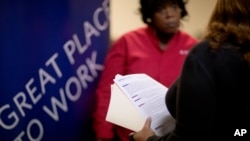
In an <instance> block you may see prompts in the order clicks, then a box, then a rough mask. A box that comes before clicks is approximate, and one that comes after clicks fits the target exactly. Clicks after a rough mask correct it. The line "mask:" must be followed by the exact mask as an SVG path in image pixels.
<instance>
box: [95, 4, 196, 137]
mask: <svg viewBox="0 0 250 141" xmlns="http://www.w3.org/2000/svg"><path fill="white" fill-rule="evenodd" d="M185 2H186V1H185V0H140V5H141V7H140V12H141V15H142V20H143V22H144V23H145V24H146V25H147V26H145V27H141V28H139V29H137V30H133V31H130V32H128V33H126V34H124V35H123V36H122V37H120V38H119V39H118V40H117V41H116V42H115V43H114V44H113V46H112V47H111V48H110V50H109V53H108V54H107V57H106V60H105V63H104V70H103V72H102V76H101V79H100V82H99V84H98V87H97V89H96V107H95V108H96V109H95V111H94V124H93V128H94V130H95V133H96V138H97V140H98V141H113V140H114V137H115V136H116V137H117V138H118V139H119V140H120V141H128V134H129V133H130V132H132V131H130V130H128V129H125V128H122V127H120V126H116V125H113V124H111V123H108V122H107V121H105V117H106V113H107V109H108V105H109V100H110V93H111V91H110V85H111V84H112V83H113V79H114V77H115V75H116V74H121V75H125V74H133V73H146V74H148V75H150V76H151V77H153V78H154V79H156V80H157V81H159V82H160V83H162V84H163V85H165V86H166V87H170V85H171V84H172V83H173V82H174V81H175V80H176V78H177V77H178V75H179V73H180V70H181V68H182V64H183V61H184V60H185V58H186V55H187V54H188V52H189V50H190V49H191V48H192V46H193V45H194V44H196V43H197V39H195V38H193V37H192V36H190V35H189V34H187V33H185V32H184V31H181V30H180V29H179V27H180V25H181V19H183V18H184V17H186V16H187V15H188V13H187V11H186V8H185V4H186V3H185Z"/></svg>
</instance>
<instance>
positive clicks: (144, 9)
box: [139, 0, 188, 24]
mask: <svg viewBox="0 0 250 141" xmlns="http://www.w3.org/2000/svg"><path fill="white" fill-rule="evenodd" d="M187 3H188V0H140V5H141V7H140V9H139V11H140V13H141V15H142V21H143V22H144V23H146V24H149V21H148V19H152V16H153V14H154V13H155V12H156V11H158V10H159V9H161V8H162V7H163V6H165V5H166V4H177V5H178V6H179V7H180V9H181V18H184V17H185V16H187V15H188V12H187V10H186V7H185V5H186V4H187Z"/></svg>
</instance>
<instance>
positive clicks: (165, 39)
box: [157, 32, 174, 50]
mask: <svg viewBox="0 0 250 141" xmlns="http://www.w3.org/2000/svg"><path fill="white" fill-rule="evenodd" d="M173 36H174V33H171V34H166V33H161V32H157V37H158V39H159V46H160V48H161V49H162V50H166V48H167V44H168V43H169V41H170V39H171V38H172V37H173Z"/></svg>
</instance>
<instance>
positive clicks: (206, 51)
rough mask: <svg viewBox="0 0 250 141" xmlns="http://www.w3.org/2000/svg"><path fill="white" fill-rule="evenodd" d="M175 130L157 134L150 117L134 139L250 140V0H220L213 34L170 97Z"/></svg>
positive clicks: (196, 52)
mask: <svg viewBox="0 0 250 141" xmlns="http://www.w3.org/2000/svg"><path fill="white" fill-rule="evenodd" d="M166 103H167V107H168V109H169V111H170V112H171V114H172V115H173V116H174V117H175V119H176V127H175V129H174V130H173V131H172V132H171V133H169V134H167V135H164V136H156V135H155V133H154V132H153V131H152V130H151V128H150V123H151V121H150V119H148V120H147V121H146V123H145V126H144V127H143V129H142V130H141V131H139V132H137V133H134V134H133V135H131V139H132V140H134V141H194V140H195V141H197V140H199V141H204V140H209V141H212V140H218V139H221V138H222V139H223V138H224V139H227V138H228V139H230V140H235V141H242V140H244V141H250V1H249V0H218V1H217V4H216V6H215V9H214V11H213V14H212V16H211V19H210V22H209V23H208V28H207V34H206V36H205V38H204V40H202V41H201V42H200V43H199V44H197V45H196V46H195V47H194V48H193V49H192V50H191V51H190V53H189V55H188V56H187V58H186V61H185V63H184V66H183V70H182V72H181V75H180V77H179V79H178V80H177V81H176V82H175V84H174V85H172V86H171V88H170V89H169V91H168V93H167V96H166Z"/></svg>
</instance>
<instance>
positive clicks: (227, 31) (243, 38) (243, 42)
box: [204, 0, 250, 64]
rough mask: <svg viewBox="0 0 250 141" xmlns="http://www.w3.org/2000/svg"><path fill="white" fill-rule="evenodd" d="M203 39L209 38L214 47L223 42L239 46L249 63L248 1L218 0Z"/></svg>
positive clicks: (249, 25)
mask: <svg viewBox="0 0 250 141" xmlns="http://www.w3.org/2000/svg"><path fill="white" fill-rule="evenodd" d="M204 39H209V40H210V45H211V47H212V48H214V49H219V48H220V46H221V44H222V43H224V42H229V43H232V44H233V45H235V46H237V47H240V51H241V52H242V53H243V55H244V58H245V59H246V60H247V61H248V62H249V64H250V1H249V0H218V1H217V4H216V5H215V8H214V10H213V13H212V15H211V18H210V21H209V23H208V27H207V33H206V35H205V37H204Z"/></svg>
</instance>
